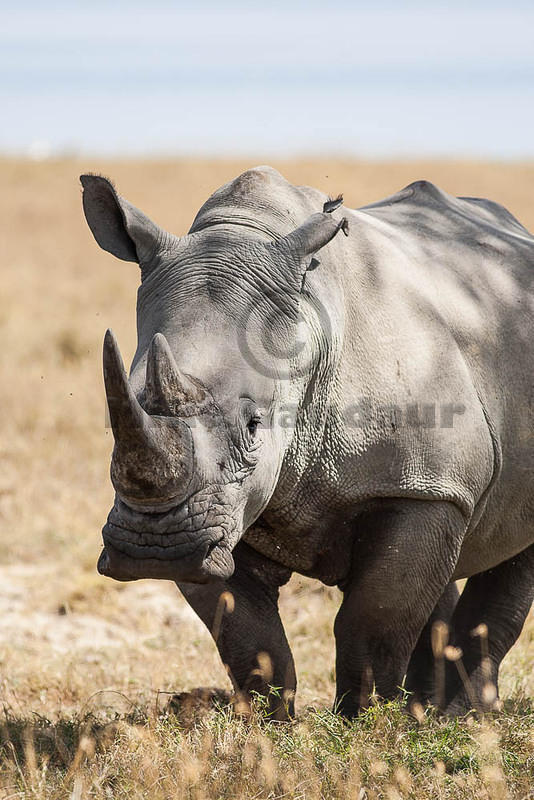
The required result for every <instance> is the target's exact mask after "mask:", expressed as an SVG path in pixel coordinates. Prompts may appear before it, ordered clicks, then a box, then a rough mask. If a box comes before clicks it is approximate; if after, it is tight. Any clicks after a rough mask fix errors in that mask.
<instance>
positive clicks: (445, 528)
mask: <svg viewBox="0 0 534 800" xmlns="http://www.w3.org/2000/svg"><path fill="white" fill-rule="evenodd" d="M355 525H356V530H355V533H356V542H357V546H356V549H355V550H354V552H353V559H352V563H353V567H352V574H351V575H350V576H349V578H348V579H347V581H346V582H345V583H344V585H343V586H342V587H341V588H342V589H343V591H344V599H343V602H342V604H341V608H340V610H339V613H338V615H337V617H336V622H335V626H334V633H335V637H336V672H337V692H336V707H337V709H338V710H339V711H340V712H341V713H342V714H343V715H345V716H348V717H353V716H355V715H356V714H357V713H358V711H359V709H360V708H362V707H365V706H366V705H367V704H368V702H369V697H370V695H371V693H372V691H373V687H374V689H375V691H376V693H377V694H378V695H379V696H380V697H382V698H385V699H387V698H392V697H395V696H397V695H398V693H399V689H400V686H401V684H402V681H403V678H404V675H405V674H406V669H407V667H408V662H409V659H410V656H411V653H412V651H413V649H414V647H415V644H416V642H417V640H418V638H419V635H420V633H421V631H422V629H423V627H424V625H425V623H426V622H427V620H428V618H429V616H430V614H431V612H432V610H433V609H434V608H435V606H436V604H437V602H438V600H439V598H440V597H441V595H442V594H443V592H444V590H445V588H446V586H447V584H448V583H449V581H450V579H451V576H452V574H453V571H454V568H455V565H456V562H457V558H458V553H459V550H460V546H461V543H462V540H463V535H464V531H465V521H464V519H463V517H462V515H461V513H460V511H459V509H458V508H457V507H456V506H454V505H452V504H451V503H445V502H438V501H424V500H384V501H381V502H380V503H376V504H375V506H374V508H372V509H370V510H369V511H367V512H366V513H365V514H363V515H360V516H359V518H358V519H357V520H356V522H355Z"/></svg>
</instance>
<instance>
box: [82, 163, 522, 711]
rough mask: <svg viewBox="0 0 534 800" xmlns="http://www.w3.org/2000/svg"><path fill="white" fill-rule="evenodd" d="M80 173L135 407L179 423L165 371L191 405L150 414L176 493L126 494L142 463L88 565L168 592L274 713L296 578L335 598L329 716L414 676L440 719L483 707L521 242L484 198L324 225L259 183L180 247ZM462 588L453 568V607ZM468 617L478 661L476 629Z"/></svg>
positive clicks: (508, 612) (375, 211)
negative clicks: (133, 303) (180, 458)
mask: <svg viewBox="0 0 534 800" xmlns="http://www.w3.org/2000/svg"><path fill="white" fill-rule="evenodd" d="M82 183H83V185H84V209H85V213H86V217H87V220H88V223H89V225H90V227H91V230H92V231H93V234H94V235H95V238H96V240H97V242H98V243H99V244H100V245H101V246H102V247H104V248H105V249H107V250H109V251H110V252H112V253H114V254H115V255H117V256H118V257H120V258H124V259H126V260H131V261H136V260H137V261H139V262H140V266H141V274H142V283H141V286H140V289H139V296H138V348H137V352H136V354H135V357H134V361H133V364H132V368H131V373H130V379H129V380H130V386H131V389H132V390H133V394H134V396H135V397H136V398H137V400H134V401H132V403H138V404H139V408H143V407H144V408H145V409H148V408H150V407H151V406H150V403H153V404H154V408H158V407H159V406H158V403H160V404H162V405H161V407H165V408H167V407H172V401H173V397H168V396H165V397H164V396H163V395H162V396H161V397H159V398H158V397H157V396H151V395H150V391H152V394H154V392H155V391H156V390H150V391H149V387H148V384H147V377H146V376H147V365H148V368H149V369H150V368H152V366H153V365H156V361H157V360H158V359H160V360H161V363H162V364H164V365H165V366H161V365H160V366H157V365H156V366H154V369H155V370H156V372H155V374H156V375H158V374H159V373H158V370H160V371H162V372H161V375H162V376H163V378H165V377H167V378H168V379H169V385H174V386H175V387H177V388H176V391H177V392H178V394H180V396H182V394H181V393H182V389H183V396H184V397H186V394H187V392H186V388H187V387H189V388H188V391H189V393H191V391H193V390H192V389H191V386H196V387H198V391H199V392H200V394H202V393H204V394H202V397H203V398H204V399H203V400H202V402H200V401H198V400H196V401H195V402H192V401H191V402H185V401H184V402H183V404H182V406H179V407H177V409H176V413H173V414H170V415H169V414H167V415H165V414H164V415H163V416H161V415H160V416H159V417H157V419H158V420H159V422H158V423H157V424H158V425H159V426H160V427H161V426H163V428H164V429H165V430H164V432H163V433H162V434H161V435H162V436H172V435H175V434H172V431H171V427H170V426H171V424H172V417H173V416H174V417H176V419H177V420H178V419H179V420H180V424H185V425H186V426H187V429H188V430H189V432H190V435H191V438H192V442H193V448H192V455H191V456H190V459H189V462H188V464H189V467H188V476H189V480H188V482H187V489H185V488H184V480H183V471H182V472H181V473H180V475H181V478H180V481H181V482H179V481H178V479H177V483H176V486H175V499H174V502H173V500H172V498H170V499H169V497H165V498H162V497H161V496H158V494H157V491H156V490H155V489H154V490H153V491H152V493H151V492H150V491H149V490H148V489H146V488H145V489H143V490H142V489H141V488H140V487H143V486H145V485H151V486H156V484H157V481H158V466H157V459H156V460H155V461H154V462H150V461H147V457H146V456H145V455H143V453H140V455H139V458H138V460H137V462H136V461H135V460H134V461H133V462H132V464H134V467H132V469H131V470H130V472H128V470H126V471H125V470H123V472H122V473H121V474H122V475H123V476H124V478H123V479H124V481H125V482H126V483H125V485H124V486H123V485H121V484H120V481H119V482H118V483H116V489H117V493H118V497H117V501H116V504H115V507H114V509H112V511H111V512H110V522H109V523H108V526H107V527H106V528H105V529H104V541H105V543H106V550H105V556H104V557H101V564H100V566H101V570H102V571H103V572H104V573H105V574H109V575H111V576H112V577H116V578H118V579H123V580H124V579H133V578H136V577H157V578H170V579H175V580H176V581H177V584H178V586H179V588H180V590H181V591H182V593H183V594H184V596H185V597H186V599H187V600H188V602H189V603H190V604H191V605H192V607H193V608H194V609H195V611H196V612H197V613H198V615H199V616H200V618H201V619H202V620H203V621H204V622H205V624H206V625H207V627H208V628H209V629H210V631H212V633H213V634H214V638H215V639H216V642H217V646H218V648H219V652H220V654H221V657H222V659H223V661H224V663H225V664H226V665H227V666H228V670H229V674H230V677H231V678H232V681H233V683H234V687H235V689H236V690H237V691H238V693H240V694H241V695H243V696H244V697H246V696H247V694H248V692H250V691H251V690H252V689H254V690H256V691H261V692H264V693H269V685H271V686H277V687H280V689H281V692H280V693H277V694H272V693H271V694H270V696H269V702H270V704H271V709H272V713H273V716H274V717H276V718H278V719H283V718H285V717H286V716H287V715H288V714H291V713H292V711H293V697H294V692H295V688H296V677H295V670H294V666H293V661H292V656H291V653H290V650H289V646H288V643H287V640H286V638H285V634H284V632H283V628H282V625H281V622H280V618H279V615H278V610H277V599H278V590H279V587H280V586H281V585H282V584H283V583H284V582H286V581H287V580H288V579H289V576H290V575H291V572H292V571H297V572H300V573H301V574H304V575H309V576H312V577H315V578H318V579H319V580H321V581H323V582H325V583H328V584H337V585H339V586H340V588H341V589H342V591H343V593H344V600H343V603H342V606H341V608H340V611H339V614H338V617H337V619H336V623H335V635H336V648H337V662H336V672H337V697H336V708H337V709H338V710H339V711H340V712H341V713H343V714H345V715H346V716H349V717H350V716H353V715H355V714H357V713H358V710H359V709H360V708H361V707H362V706H365V705H366V704H367V703H368V700H369V695H370V693H371V692H372V690H373V687H374V689H375V691H376V692H377V693H378V694H379V695H380V696H382V697H385V698H387V697H392V696H394V695H395V694H396V693H397V692H398V687H399V686H400V684H401V683H402V681H403V678H404V676H405V675H406V685H407V687H408V688H409V689H410V691H412V692H413V698H414V699H416V700H417V701H420V702H425V701H426V700H431V701H435V702H439V703H440V705H441V707H442V708H443V710H445V711H446V712H448V713H451V714H462V713H465V711H467V710H468V709H469V708H470V707H471V706H472V705H473V704H474V705H475V707H476V708H478V709H489V708H492V707H493V704H494V701H495V692H494V691H493V690H491V691H490V690H488V684H489V683H491V684H495V685H496V684H497V680H498V668H499V664H500V661H501V660H502V658H503V657H504V655H505V654H506V652H507V651H508V649H509V648H510V647H511V645H512V644H513V642H514V641H515V639H516V638H517V636H518V635H519V633H520V630H521V627H522V625H523V621H524V618H525V616H526V614H527V613H528V610H529V608H530V604H531V602H532V597H533V593H534V580H533V578H534V569H533V563H532V562H533V556H532V542H533V540H534V526H533V523H532V505H531V499H530V498H531V496H532V492H531V491H530V490H529V486H528V479H527V478H529V475H530V473H528V472H527V473H525V476H526V477H525V480H524V481H522V482H521V485H519V483H518V481H517V467H518V464H519V465H528V459H529V457H530V447H529V444H528V437H527V436H525V431H527V432H528V431H530V430H531V429H532V422H533V420H532V416H531V411H530V409H531V408H532V407H534V406H533V401H534V397H532V386H531V382H530V378H529V377H528V376H529V375H530V371H529V369H528V368H527V367H526V366H525V365H524V359H525V352H527V350H526V348H525V343H526V342H530V341H531V339H532V334H534V331H533V330H532V329H533V327H534V324H533V322H532V320H533V317H532V311H533V310H534V309H533V307H532V306H533V304H532V299H531V297H532V293H531V278H530V274H531V265H532V260H533V257H534V239H533V238H532V237H531V236H530V234H529V233H528V232H527V231H525V229H524V228H522V226H521V225H520V224H519V223H518V222H517V221H516V220H515V219H514V218H513V217H512V216H511V215H510V214H509V213H508V212H507V211H506V210H505V209H502V207H500V206H498V205H497V204H493V203H490V202H489V201H474V200H469V199H467V200H465V199H464V200H462V199H457V198H453V197H450V196H448V195H446V194H444V193H443V192H441V191H440V190H439V189H437V188H436V187H434V186H432V185H431V184H427V183H425V182H419V183H417V184H412V185H411V186H410V187H407V188H406V189H404V190H402V192H400V193H399V194H398V195H395V196H393V197H392V198H388V199H386V200H385V201H382V202H380V203H377V204H374V205H373V206H369V207H367V208H364V209H361V210H359V211H351V210H350V209H344V208H343V209H341V208H336V209H334V210H333V211H330V212H329V213H323V214H321V213H317V212H320V209H321V207H322V205H323V204H324V202H325V201H326V198H325V197H324V196H323V195H321V194H320V193H319V192H316V191H315V190H312V189H308V188H307V187H293V186H291V185H290V184H288V183H287V182H286V181H285V180H284V179H283V178H282V176H280V175H279V174H278V173H276V172H275V171H274V170H271V169H270V168H257V169H255V170H249V171H248V172H246V173H244V174H243V175H242V176H239V178H237V179H236V180H235V181H233V182H231V183H230V184H227V185H226V186H224V187H222V188H221V189H220V190H218V192H216V193H215V194H214V195H213V196H212V197H211V198H210V199H209V200H208V201H207V203H206V204H205V205H204V206H203V207H202V209H201V210H200V211H199V214H198V215H197V217H196V219H195V221H194V223H193V226H192V228H191V230H190V232H189V234H188V235H187V236H184V237H181V238H178V237H175V236H173V235H171V234H168V233H167V232H165V231H162V230H161V229H159V228H158V227H157V226H156V225H155V224H154V223H153V222H152V221H150V220H148V218H147V217H145V216H144V215H143V214H142V212H140V211H139V210H138V209H135V208H134V207H133V206H131V205H130V204H129V203H127V201H125V200H123V199H122V198H120V197H119V196H118V195H117V194H116V193H115V191H114V189H113V187H112V186H111V184H109V183H108V182H107V181H106V180H105V179H103V178H98V177H96V176H83V177H82ZM313 215H315V216H313ZM344 218H346V219H347V220H348V223H349V226H350V235H349V236H348V237H344V236H343V235H340V230H341V225H342V219H344ZM316 254H317V257H316ZM315 258H317V260H319V261H320V264H319V265H318V266H317V264H316V263H315V262H313V261H312V259H315ZM310 267H311V268H312V269H311V270H310V271H308V270H309V268H310ZM156 334H162V337H164V338H161V339H158V338H157V337H156ZM154 337H156V339H154ZM266 342H267V345H266ZM109 347H111V345H109ZM166 348H168V352H169V353H170V354H171V355H167V356H166V355H165V353H166V352H167V350H166ZM108 352H111V349H109V348H108ZM289 353H290V354H291V356H289V357H288V354H289ZM110 358H115V356H112V357H111V356H110ZM109 363H110V364H111V365H112V367H113V364H114V363H115V362H113V361H110V362H109ZM158 363H159V362H158ZM169 365H170V366H169ZM518 365H520V366H518ZM113 369H114V367H113ZM117 370H118V367H117ZM165 370H166V371H165ZM119 371H120V370H119ZM124 380H126V379H125V378H124ZM119 382H120V381H119ZM163 383H164V381H163ZM117 385H118V384H117ZM110 386H111V384H110ZM112 388H113V387H112ZM114 391H116V387H115V388H114V389H113V391H111V392H110V391H108V396H113V392H114ZM117 391H119V390H117ZM121 391H122V390H121ZM169 391H170V390H168V392H169ZM193 393H194V392H193ZM174 399H175V398H174ZM129 402H130V401H129ZM184 403H185V404H184ZM202 403H204V405H202ZM169 404H170V405H169ZM423 409H427V411H426V412H425V413H427V416H426V417H425V416H424V414H423ZM260 413H261V416H262V424H261V425H259V426H258V428H257V430H254V424H252V428H249V427H248V426H249V425H251V423H252V422H253V420H254V419H256V420H257V419H258V416H259V414H260ZM155 419H156V418H155ZM112 421H113V420H112ZM165 426H167V427H165ZM117 430H118V428H117ZM158 430H159V429H158ZM181 430H182V431H183V430H185V429H181ZM165 431H166V432H165ZM169 431H171V432H170V433H169ZM147 435H148V434H147ZM181 435H185V434H183V433H182V434H181ZM132 441H133V439H132ZM167 441H169V442H170V441H171V440H170V439H167ZM173 441H176V439H174V440H173ZM184 441H185V440H184ZM119 444H120V443H119ZM135 447H137V445H135ZM135 447H134V450H135ZM122 452H123V453H124V448H123V451H122ZM124 457H125V456H124V455H121V451H120V448H119V449H116V451H115V454H114V458H115V459H116V460H117V459H119V458H123V459H124ZM136 463H137V464H144V465H145V466H144V467H142V468H141V467H137V468H135V464H136ZM136 469H137V472H136ZM143 470H144V474H143ZM116 471H117V470H116ZM177 474H178V473H177ZM147 478H151V480H152V483H150V481H149V484H146V481H147ZM171 478H172V475H171ZM129 480H130V481H131V482H132V486H134V489H135V490H136V491H137V490H138V493H139V497H140V498H141V499H140V501H139V502H137V501H136V502H135V503H133V504H132V503H131V502H130V503H128V502H126V503H125V502H124V497H125V491H127V490H129V489H130V486H129V485H127V484H128V481H129ZM171 483H172V481H171ZM142 491H145V495H143V494H142ZM459 577H468V578H470V580H469V581H468V584H467V587H466V590H465V591H464V593H463V594H462V597H461V598H460V600H458V598H457V595H456V593H455V592H454V590H453V584H452V583H451V581H453V580H454V579H456V578H459ZM517 587H519V588H517ZM225 592H226V593H228V594H226V595H224V593H225ZM222 595H224V596H225V597H228V596H229V595H232V601H231V603H230V606H231V607H232V608H233V611H232V612H231V613H230V607H228V613H222V612H221V609H222V606H221V601H220V598H221V596H222ZM221 613H222V616H221ZM436 620H443V621H445V622H447V623H450V624H451V626H452V627H451V631H450V642H451V643H453V644H456V645H457V646H459V647H461V649H462V652H463V656H464V661H465V665H466V669H467V671H468V675H469V677H470V680H471V686H470V687H469V691H467V690H466V687H464V686H463V685H461V684H459V683H458V678H457V674H458V673H457V671H456V668H455V667H454V665H452V666H451V665H449V666H450V668H449V666H447V668H446V669H445V671H444V674H445V675H446V684H445V686H436V685H434V682H433V676H434V674H435V672H434V655H437V657H438V658H441V657H442V656H441V654H440V653H439V652H437V653H436V652H435V649H434V651H433V650H432V647H431V644H430V640H431V632H432V623H433V622H435V621H436ZM480 623H484V624H485V625H487V627H488V629H489V638H488V648H489V651H488V652H489V660H490V662H491V665H490V666H488V664H486V663H485V662H482V661H481V657H480V653H481V646H480V641H479V640H478V639H477V638H476V637H473V636H471V631H472V630H473V629H474V628H476V627H477V626H479V625H480ZM259 654H264V656H260V655H259ZM265 654H266V655H265ZM436 674H437V673H436Z"/></svg>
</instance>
